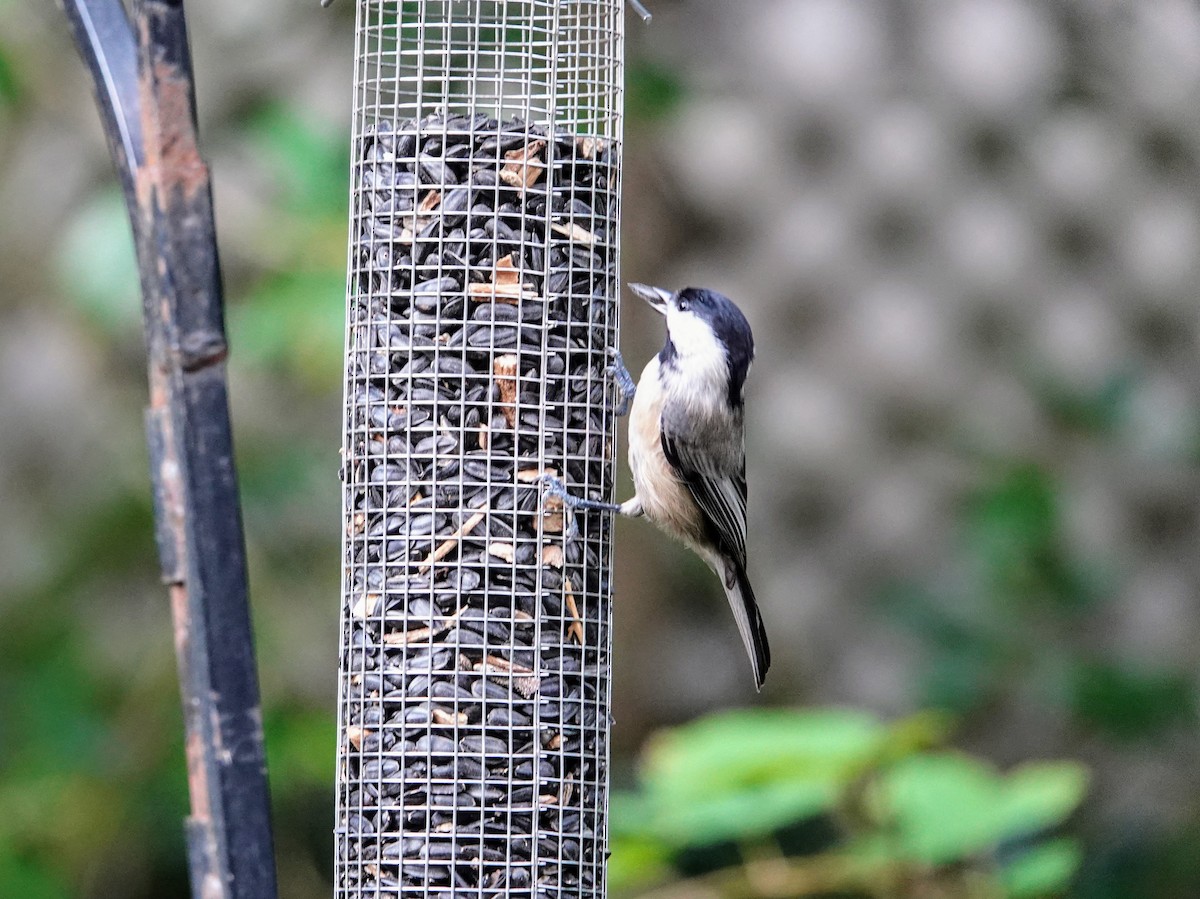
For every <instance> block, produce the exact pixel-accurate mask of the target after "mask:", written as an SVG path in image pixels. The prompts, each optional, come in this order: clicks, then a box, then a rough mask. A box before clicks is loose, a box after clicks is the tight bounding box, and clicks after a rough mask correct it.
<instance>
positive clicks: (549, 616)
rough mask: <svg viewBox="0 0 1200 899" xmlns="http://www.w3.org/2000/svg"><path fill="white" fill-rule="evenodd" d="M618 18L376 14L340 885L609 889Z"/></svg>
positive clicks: (343, 683)
mask: <svg viewBox="0 0 1200 899" xmlns="http://www.w3.org/2000/svg"><path fill="white" fill-rule="evenodd" d="M623 16H624V12H623V8H622V0H507V2H500V0H497V2H485V0H418V2H379V0H359V4H358V10H357V21H356V37H357V41H356V58H355V94H354V96H355V101H354V122H353V138H352V179H351V182H352V183H351V201H350V202H351V208H350V218H351V223H350V228H351V231H350V247H349V266H348V268H349V277H348V290H347V321H346V327H347V330H346V368H345V431H344V443H343V448H342V455H343V458H342V479H343V485H344V494H343V495H344V505H343V519H344V521H343V523H344V536H343V566H344V567H343V588H342V608H341V635H342V646H341V659H340V682H339V700H338V714H339V731H338V766H337V779H338V784H337V824H336V835H337V838H336V865H335V869H336V871H335V874H336V895H337V896H338V897H347V899H349V897H355V899H357V897H367V896H370V897H397V899H399V897H405V896H414V897H415V896H421V897H425V896H435V897H440V896H445V897H450V896H479V897H485V896H487V897H493V896H495V897H508V896H529V897H560V896H561V897H568V896H570V897H588V896H603V895H604V893H605V878H604V864H605V857H606V854H607V852H606V830H607V825H606V816H607V803H608V733H609V722H610V715H609V695H610V654H611V646H610V633H611V631H610V600H611V573H612V570H611V543H610V523H609V521H608V520H607V519H606V518H605V517H602V516H587V517H584V516H580V517H579V518H578V520H577V521H576V522H572V521H567V520H564V512H563V510H562V509H561V507H556V505H555V504H554V502H553V500H549V501H548V500H546V499H545V498H544V496H543V485H542V480H543V479H544V478H545V477H547V476H553V477H557V478H559V479H561V480H563V481H565V482H566V483H567V484H568V485H570V487H571V489H572V490H573V491H576V492H580V493H584V494H586V495H590V496H593V497H597V498H611V494H612V492H613V459H614V453H613V446H614V427H615V416H614V412H613V405H614V400H615V390H614V388H613V386H612V384H611V379H610V378H609V377H608V375H607V372H606V368H607V365H608V363H609V356H608V353H609V351H610V349H611V348H613V347H615V344H616V335H617V324H618V305H617V284H618V262H619V227H618V225H619V216H618V208H619V174H620V139H621V98H622V92H621V81H622V50H623V46H622V44H623Z"/></svg>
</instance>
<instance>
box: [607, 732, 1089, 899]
mask: <svg viewBox="0 0 1200 899" xmlns="http://www.w3.org/2000/svg"><path fill="white" fill-rule="evenodd" d="M946 729H947V728H946V721H945V720H944V719H943V718H942V717H941V716H937V715H921V716H917V717H914V718H910V719H906V720H902V721H900V722H898V723H896V724H893V725H890V726H888V725H885V724H883V723H881V722H880V721H879V720H877V719H875V718H873V717H871V716H870V715H867V714H865V713H862V712H856V711H850V710H837V709H826V710H809V711H792V710H786V709H778V710H770V711H767V710H762V711H741V712H731V713H725V714H720V715H714V716H711V717H709V718H707V719H704V720H701V721H698V722H696V723H694V724H691V725H687V726H684V727H681V728H678V729H676V730H673V731H669V732H666V733H663V734H660V735H659V736H657V737H655V738H654V739H653V740H652V741H651V743H650V745H649V746H648V748H647V750H646V752H645V754H644V757H643V760H642V765H641V769H640V771H641V776H640V789H639V790H638V791H637V792H634V793H625V794H618V795H617V796H616V797H615V798H614V802H613V811H612V823H611V828H612V840H613V857H612V861H611V863H610V878H611V882H612V886H613V888H614V890H615V891H617V892H619V893H620V892H630V891H632V890H634V889H635V888H644V887H646V886H647V885H650V884H653V883H654V882H656V881H664V880H668V881H669V880H670V879H671V878H672V877H673V876H679V875H683V876H684V878H685V879H683V880H681V881H680V882H679V883H676V884H673V885H671V886H669V887H666V888H663V889H662V892H661V894H659V893H655V894H654V895H662V896H664V897H666V896H679V897H684V896H688V895H693V894H696V895H699V894H701V891H704V894H705V895H707V894H709V892H708V891H710V890H715V891H716V893H717V894H719V895H730V896H764V897H768V896H779V897H784V896H818V895H819V896H827V895H832V894H836V895H838V896H846V897H851V896H856V897H875V896H879V897H909V896H912V897H917V896H927V895H956V896H959V895H961V896H979V897H992V896H994V897H1011V899H1022V897H1029V899H1032V897H1041V896H1053V895H1061V893H1062V892H1063V890H1064V889H1065V888H1066V887H1067V885H1068V883H1069V881H1070V879H1071V877H1072V876H1073V874H1074V873H1075V871H1076V870H1077V868H1078V866H1079V862H1080V857H1081V854H1082V850H1081V848H1080V844H1079V841H1078V840H1077V839H1076V838H1074V837H1070V836H1059V835H1057V829H1058V828H1059V827H1060V826H1061V825H1062V824H1063V823H1064V822H1065V821H1066V820H1067V819H1068V818H1069V817H1070V816H1071V815H1072V813H1073V812H1074V811H1075V809H1076V808H1077V807H1078V806H1079V804H1080V802H1081V801H1082V799H1083V796H1084V792H1085V789H1086V784H1087V774H1086V771H1085V769H1084V768H1083V767H1082V766H1081V765H1079V764H1077V763H1072V762H1040V763H1029V764H1025V765H1022V766H1020V767H1018V768H1017V769H1015V770H1014V771H1012V772H1010V773H1009V774H1007V775H1003V774H1000V773H998V772H997V771H996V770H995V769H994V768H993V767H992V766H991V765H989V764H987V763H986V762H983V761H981V760H979V759H976V758H972V757H970V756H967V755H964V754H961V753H957V752H952V751H947V750H944V749H942V748H940V744H941V743H942V742H943V740H944V737H945V734H946ZM722 844H726V845H727V846H728V847H730V848H732V851H722V848H721V847H722ZM730 862H731V863H730ZM935 886H936V889H937V890H939V891H940V892H937V893H931V892H930V890H931V889H933V888H934V887H935Z"/></svg>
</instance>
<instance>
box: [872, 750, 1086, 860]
mask: <svg viewBox="0 0 1200 899" xmlns="http://www.w3.org/2000/svg"><path fill="white" fill-rule="evenodd" d="M1086 787H1087V772H1086V770H1085V769H1084V768H1083V766H1082V765H1079V764H1076V763H1072V762H1042V763H1036V764H1030V765H1026V766H1024V767H1021V768H1018V769H1017V770H1016V771H1015V772H1013V773H1012V774H1011V775H1009V776H1008V777H1002V776H1001V775H999V774H998V773H997V772H996V771H995V770H993V769H992V768H991V767H990V766H989V765H986V764H985V763H983V762H981V761H979V760H978V759H974V758H971V757H969V756H966V755H962V754H958V753H940V754H936V755H921V756H913V757H910V758H907V759H904V760H903V761H901V762H899V763H897V764H896V765H894V766H892V767H891V769H890V770H889V771H888V772H887V773H886V774H885V775H884V776H883V778H882V779H881V784H880V789H881V793H882V796H883V800H884V807H885V809H886V810H887V812H888V813H890V817H891V822H892V824H893V826H894V827H895V829H896V836H897V839H898V843H899V845H900V847H901V849H902V851H903V852H904V853H905V854H906V855H907V856H908V857H910V858H912V859H915V860H917V861H920V862H923V863H926V864H934V865H940V864H947V863H950V862H954V861H959V860H961V859H963V858H966V857H967V856H970V855H974V854H976V853H978V852H982V851H985V850H992V849H995V848H996V846H998V845H999V844H1000V843H1002V842H1005V841H1007V840H1012V839H1016V838H1018V837H1027V836H1030V835H1033V834H1037V833H1039V832H1041V831H1043V830H1045V829H1046V828H1048V827H1050V826H1052V825H1055V824H1058V823H1060V822H1061V821H1062V820H1063V819H1064V818H1066V817H1067V816H1068V815H1070V814H1071V812H1073V811H1074V810H1075V808H1076V807H1077V806H1078V805H1079V803H1080V802H1081V801H1082V800H1083V796H1084V792H1085V790H1086Z"/></svg>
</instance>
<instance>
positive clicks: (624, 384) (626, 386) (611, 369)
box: [604, 347, 637, 415]
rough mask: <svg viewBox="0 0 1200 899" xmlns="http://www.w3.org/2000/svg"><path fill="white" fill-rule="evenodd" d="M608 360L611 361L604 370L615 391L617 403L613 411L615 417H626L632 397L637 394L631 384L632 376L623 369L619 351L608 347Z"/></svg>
mask: <svg viewBox="0 0 1200 899" xmlns="http://www.w3.org/2000/svg"><path fill="white" fill-rule="evenodd" d="M608 358H609V359H611V360H612V361H611V362H610V363H609V364H608V366H607V367H606V368H605V369H604V370H605V371H606V372H607V373H608V374H609V375H610V376H611V377H612V379H613V386H614V387H616V389H617V402H616V404H615V405H614V406H613V411H614V412H615V413H616V414H617V415H628V414H629V407H630V404H632V403H633V396H634V394H635V393H636V392H637V384H635V383H634V382H633V375H631V374H630V373H629V369H627V368H626V367H625V360H624V359H622V358H621V353H620V351H619V350H617V349H616V348H615V347H609V349H608Z"/></svg>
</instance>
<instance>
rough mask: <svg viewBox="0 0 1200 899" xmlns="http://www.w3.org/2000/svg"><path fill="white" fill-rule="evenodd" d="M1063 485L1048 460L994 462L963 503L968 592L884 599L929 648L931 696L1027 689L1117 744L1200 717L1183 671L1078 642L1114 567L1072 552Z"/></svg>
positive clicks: (964, 703)
mask: <svg viewBox="0 0 1200 899" xmlns="http://www.w3.org/2000/svg"><path fill="white" fill-rule="evenodd" d="M1058 491H1059V485H1058V484H1057V483H1056V482H1055V479H1054V475H1053V472H1052V471H1051V470H1050V469H1049V468H1047V467H1046V466H1044V465H1038V464H1033V463H1022V462H1015V463H1004V464H1001V465H999V466H998V467H997V470H996V472H995V474H994V476H993V477H992V478H991V479H990V480H989V481H987V482H985V483H983V484H981V485H980V486H979V487H978V488H977V489H976V490H975V491H974V492H973V493H972V494H971V495H969V496H968V497H967V498H966V500H965V502H964V503H963V506H962V510H961V513H960V521H961V530H960V532H961V543H960V545H961V557H962V560H963V566H962V568H963V570H964V571H965V572H966V573H967V576H966V578H965V579H964V582H963V587H962V593H961V594H958V595H949V594H946V593H944V592H938V591H936V590H933V589H930V588H925V587H923V586H920V585H915V584H906V585H902V586H899V587H896V588H893V589H892V590H890V591H888V592H887V593H886V594H885V595H884V597H883V606H884V608H885V609H886V610H887V611H888V612H889V613H890V614H891V615H892V616H893V617H894V619H895V620H896V621H897V622H899V623H900V624H901V625H903V626H904V627H906V628H907V629H909V630H910V631H911V632H912V633H913V634H914V635H915V636H916V637H917V638H918V639H919V640H920V641H922V643H923V644H924V645H925V647H926V649H927V651H926V652H925V653H924V658H925V660H926V664H927V667H926V670H925V675H924V690H923V692H924V697H923V698H924V700H925V702H926V703H928V704H930V705H932V706H934V707H936V708H942V709H947V710H949V711H953V712H956V713H964V714H965V713H971V712H978V711H982V710H985V709H986V708H987V706H988V704H989V703H992V702H996V701H1000V700H1002V699H1004V698H1005V697H1006V696H1009V695H1012V694H1013V693H1016V692H1019V691H1022V690H1025V691H1027V692H1029V693H1032V694H1034V695H1037V696H1038V697H1040V699H1041V701H1043V702H1045V703H1046V704H1048V705H1051V706H1061V707H1062V714H1063V715H1064V716H1068V717H1070V718H1072V719H1073V720H1074V721H1075V722H1076V723H1078V724H1079V725H1081V726H1084V727H1087V728H1090V729H1093V730H1095V731H1097V732H1099V733H1102V734H1103V735H1104V736H1105V737H1106V738H1109V739H1114V740H1120V741H1136V740H1148V739H1155V738H1160V737H1162V736H1163V735H1164V734H1165V733H1166V732H1167V731H1168V730H1169V729H1170V728H1172V727H1176V726H1179V725H1194V724H1195V723H1196V707H1197V705H1196V704H1197V696H1196V692H1195V687H1194V685H1193V683H1192V679H1191V678H1190V677H1189V676H1188V675H1187V674H1186V673H1185V672H1181V671H1174V670H1170V669H1165V668H1164V669H1160V670H1145V669H1144V667H1143V666H1138V665H1134V664H1132V663H1129V664H1123V663H1121V662H1119V661H1117V660H1114V659H1111V658H1106V657H1103V656H1102V655H1101V654H1100V653H1099V652H1091V651H1088V650H1086V649H1081V648H1080V647H1079V646H1078V644H1077V643H1076V642H1074V640H1073V639H1072V638H1073V637H1074V636H1075V634H1076V633H1077V632H1078V631H1079V630H1080V629H1082V628H1084V627H1085V626H1086V625H1087V623H1088V621H1089V620H1090V619H1091V618H1092V617H1094V616H1095V615H1097V614H1098V613H1099V612H1100V611H1101V610H1102V607H1103V606H1104V604H1105V602H1106V599H1107V595H1108V592H1107V591H1106V580H1107V579H1108V578H1110V577H1112V574H1111V573H1110V571H1109V570H1108V569H1109V565H1108V564H1106V562H1105V561H1104V560H1095V559H1082V558H1076V557H1075V556H1074V555H1073V554H1072V553H1071V552H1070V551H1069V550H1068V549H1067V547H1068V541H1067V539H1066V536H1065V533H1064V528H1065V526H1066V525H1065V522H1064V521H1063V517H1062V514H1061V512H1060V509H1059V503H1058V498H1057V497H1058Z"/></svg>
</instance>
